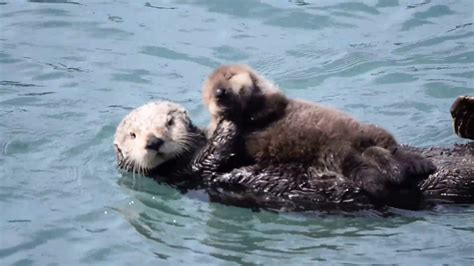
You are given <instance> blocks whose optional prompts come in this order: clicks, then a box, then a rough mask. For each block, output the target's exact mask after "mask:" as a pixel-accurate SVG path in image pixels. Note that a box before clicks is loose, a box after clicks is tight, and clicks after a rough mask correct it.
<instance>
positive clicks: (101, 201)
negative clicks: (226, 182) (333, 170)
mask: <svg viewBox="0 0 474 266" xmlns="http://www.w3.org/2000/svg"><path fill="white" fill-rule="evenodd" d="M0 4H1V8H0V20H1V25H3V26H4V27H2V34H1V38H0V47H1V48H0V50H1V52H0V66H1V67H0V68H1V71H0V149H1V153H0V211H1V213H2V215H1V217H2V218H3V219H0V231H1V232H2V237H0V243H1V244H0V258H1V260H2V262H3V264H5V265H10V264H12V265H15V264H17V265H25V264H26V265H27V264H38V265H49V264H58V265H76V264H101V265H102V264H136V263H137V262H140V263H141V264H144V265H156V264H157V263H158V264H180V265H181V264H186V265H187V264H272V263H274V264H291V265H295V264H296V265H299V264H310V263H312V262H313V261H314V262H315V263H314V264H317V263H318V262H319V263H321V262H322V263H325V262H329V263H351V264H354V263H360V264H367V263H397V264H407V265H412V264H421V265H423V264H433V262H434V261H435V262H436V263H439V264H443V263H446V264H459V265H469V264H472V263H471V262H472V259H473V257H472V250H474V247H473V243H474V229H473V226H472V216H473V214H474V210H473V208H472V206H452V205H450V206H448V205H440V206H437V207H436V208H434V209H432V210H427V211H422V212H411V211H402V210H396V209H391V210H390V213H389V214H390V215H387V214H385V213H378V212H361V213H351V214H347V213H336V214H334V213H300V214H295V213H290V214H276V213H271V212H266V211H261V212H253V211H252V210H248V209H243V208H237V207H231V206H224V205H220V204H217V203H213V202H209V199H208V198H207V195H206V194H205V192H203V191H195V192H188V193H187V194H185V195H183V194H181V193H180V192H179V191H177V190H176V189H174V188H172V187H170V186H167V185H164V184H159V183H157V182H155V181H153V180H151V179H147V178H143V177H140V176H133V175H128V174H120V173H119V171H117V169H116V166H115V161H114V154H113V146H112V140H113V134H114V129H115V126H116V125H117V124H118V123H119V121H120V119H121V118H122V117H123V116H124V115H125V114H126V113H127V112H128V111H130V108H133V107H136V106H139V105H141V104H143V103H144V102H147V101H151V100H156V99H167V100H172V101H176V102H179V103H181V104H183V105H184V106H185V107H186V109H188V111H189V113H190V114H191V115H192V116H193V120H194V121H195V122H196V123H197V124H199V125H206V124H207V123H208V120H209V115H208V113H207V111H206V110H205V109H204V108H203V107H202V104H201V96H200V88H201V85H202V82H203V80H204V78H205V76H206V75H208V74H209V73H210V72H211V71H212V69H213V68H214V67H216V66H218V65H220V64H226V63H232V62H236V61H237V62H243V63H250V64H251V65H252V66H253V67H254V68H255V69H256V70H257V71H259V72H261V73H263V74H264V75H266V76H268V77H269V78H270V79H272V80H275V82H276V83H277V84H278V85H279V86H281V88H282V89H283V90H284V91H285V93H287V94H288V95H290V96H291V97H298V98H304V99H306V100H310V101H319V102H322V103H323V104H328V105H332V106H335V107H338V108H342V109H344V110H346V111H349V112H351V113H352V114H354V115H355V116H357V117H358V118H360V119H362V120H364V121H369V122H371V123H375V124H378V125H381V126H383V127H386V128H388V129H389V130H390V131H392V132H393V133H394V135H395V136H397V138H398V139H399V140H400V141H401V142H403V143H410V144H415V145H420V146H430V145H443V146H448V145H451V144H452V143H455V142H458V141H460V140H459V139H458V138H456V137H455V135H454V134H453V132H452V129H451V118H450V115H449V111H448V110H449V107H450V105H451V103H452V101H453V99H454V98H455V97H456V96H457V94H472V91H473V85H474V84H473V77H474V45H473V44H474V31H473V25H474V24H473V21H472V10H473V9H474V7H473V2H472V1H468V0H463V1H452V2H450V3H449V5H448V4H446V3H443V2H441V1H421V0H420V1H418V2H410V3H408V2H405V1H397V0H384V1H373V2H370V1H363V2H360V1H359V2H357V1H346V0H339V1H326V2H322V1H299V0H298V1H296V0H295V1H270V0H262V1H253V0H242V1H238V3H237V2H236V1H221V0H194V1H175V0H171V1H166V2H162V3H158V2H157V1H146V0H140V1H129V0H123V1H109V2H108V3H105V2H100V1H83V0H69V1H66V0H59V1H55V0H54V1H53V0H42V1H39V0H36V1H22V2H21V3H20V1H2V2H0ZM137 14H138V15H137ZM77 251H81V252H77Z"/></svg>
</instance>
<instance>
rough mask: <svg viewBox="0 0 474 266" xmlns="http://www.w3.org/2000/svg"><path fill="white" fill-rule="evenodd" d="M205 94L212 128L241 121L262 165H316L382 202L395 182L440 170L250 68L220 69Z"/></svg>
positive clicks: (253, 154)
mask: <svg viewBox="0 0 474 266" xmlns="http://www.w3.org/2000/svg"><path fill="white" fill-rule="evenodd" d="M203 96H204V102H205V103H206V105H207V107H208V109H209V111H210V113H211V116H212V119H213V121H212V122H211V126H210V129H209V130H210V131H211V132H212V131H213V129H214V127H215V124H216V121H217V120H218V119H219V118H220V117H225V118H227V119H231V120H233V121H236V122H237V123H238V124H239V125H241V127H242V128H243V129H244V130H243V132H244V139H245V148H246V152H247V154H248V156H250V157H251V158H252V159H254V160H255V161H256V162H258V163H266V162H271V163H286V162H303V163H307V164H308V165H313V166H314V165H316V166H318V167H321V168H323V169H328V170H332V171H337V172H340V173H343V174H344V175H346V176H347V177H349V178H351V179H353V180H354V181H356V182H358V183H359V184H361V185H362V186H363V187H365V188H366V189H367V190H368V191H369V192H371V193H372V194H373V195H374V196H377V197H381V198H383V196H384V193H385V192H386V190H387V188H388V187H387V186H389V185H390V184H396V185H400V184H401V183H403V182H404V181H405V180H404V179H405V178H406V177H407V176H412V175H427V174H429V173H431V172H433V171H434V170H435V167H434V165H433V164H432V163H431V162H430V161H428V160H425V159H422V158H421V157H420V156H419V155H417V154H414V153H402V152H401V151H398V149H397V146H398V144H397V142H396V140H395V139H394V137H393V136H392V135H391V134H390V133H388V132H387V131H386V130H384V129H382V128H379V127H376V126H374V125H369V124H364V123H361V122H359V121H357V120H356V119H354V118H352V117H351V116H349V115H348V114H346V113H344V112H341V111H339V110H336V109H332V108H328V107H324V106H321V105H318V104H314V103H310V102H306V101H302V100H293V99H289V98H287V97H286V96H285V95H284V94H283V93H282V92H281V91H280V90H279V89H278V88H277V87H276V86H275V85H273V84H272V83H271V82H270V81H268V80H266V79H265V78H264V77H262V76H260V75H259V74H257V73H256V72H255V71H254V70H252V69H251V68H250V67H248V66H245V65H230V66H222V67H220V68H218V69H217V70H215V71H214V72H213V73H212V74H211V75H210V76H209V78H208V80H207V81H206V82H205V84H204V89H203ZM381 180H382V181H381Z"/></svg>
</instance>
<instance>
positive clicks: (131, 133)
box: [130, 131, 137, 139]
mask: <svg viewBox="0 0 474 266" xmlns="http://www.w3.org/2000/svg"><path fill="white" fill-rule="evenodd" d="M130 137H131V138H132V139H135V138H136V137H137V135H135V133H133V132H131V131H130Z"/></svg>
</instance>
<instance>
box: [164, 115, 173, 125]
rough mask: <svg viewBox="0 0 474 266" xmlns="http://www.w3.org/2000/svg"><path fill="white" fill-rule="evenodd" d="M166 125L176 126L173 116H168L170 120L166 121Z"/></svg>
mask: <svg viewBox="0 0 474 266" xmlns="http://www.w3.org/2000/svg"><path fill="white" fill-rule="evenodd" d="M166 125H167V126H169V127H170V126H172V125H174V119H173V117H172V116H168V118H167V120H166Z"/></svg>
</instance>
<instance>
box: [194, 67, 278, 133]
mask: <svg viewBox="0 0 474 266" xmlns="http://www.w3.org/2000/svg"><path fill="white" fill-rule="evenodd" d="M203 98H204V103H205V105H206V106H207V108H208V110H209V112H210V113H211V116H212V118H213V122H212V123H211V129H210V131H211V132H212V131H213V126H214V124H215V121H217V120H218V118H219V117H226V118H230V119H239V120H244V121H245V120H255V119H257V117H259V116H260V117H262V116H265V115H268V114H270V113H273V112H274V111H275V110H274V108H278V109H282V108H284V106H286V103H287V99H286V97H285V96H284V95H283V94H282V93H281V91H280V90H279V89H278V88H277V87H276V86H275V85H273V83H271V82H270V81H269V80H267V79H265V78H264V77H262V76H260V75H259V74H257V73H256V72H255V71H254V70H252V69H251V68H250V67H249V66H246V65H228V66H221V67H219V68H218V69H216V70H215V71H214V72H212V73H211V75H210V76H209V77H208V79H207V80H206V81H205V83H204V87H203Z"/></svg>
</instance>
